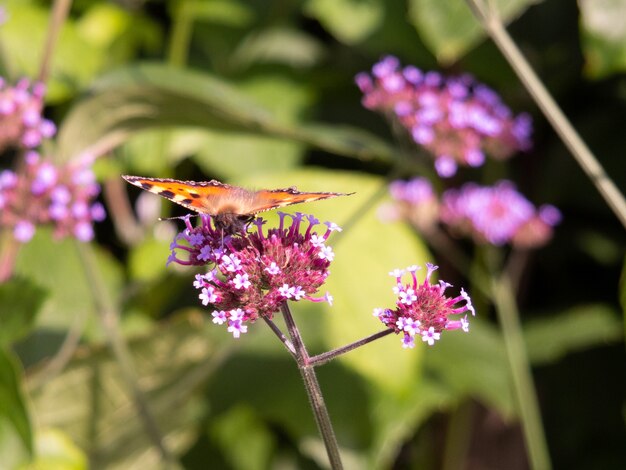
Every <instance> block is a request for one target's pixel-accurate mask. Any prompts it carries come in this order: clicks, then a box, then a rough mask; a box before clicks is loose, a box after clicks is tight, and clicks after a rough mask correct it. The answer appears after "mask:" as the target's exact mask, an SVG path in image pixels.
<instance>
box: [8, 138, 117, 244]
mask: <svg viewBox="0 0 626 470" xmlns="http://www.w3.org/2000/svg"><path fill="white" fill-rule="evenodd" d="M99 193H100V187H99V185H98V184H97V183H96V181H95V176H94V174H93V172H92V170H91V168H90V167H88V166H85V165H79V166H71V165H67V166H65V167H61V168H59V167H56V166H55V165H53V164H52V163H51V162H50V161H47V160H43V159H41V158H40V156H39V154H38V153H37V152H35V151H33V150H30V151H27V152H26V155H25V161H24V167H23V171H21V172H20V173H16V172H14V171H12V170H4V171H2V172H0V227H10V228H12V229H13V234H14V237H15V239H16V240H18V241H19V242H22V243H26V242H28V241H29V240H30V239H31V238H32V237H33V235H34V233H35V227H36V225H39V224H52V225H53V227H54V234H55V236H56V237H65V236H73V237H75V238H77V239H78V240H80V241H89V240H91V239H92V238H93V237H94V231H93V222H94V221H96V222H99V221H101V220H104V218H105V217H106V213H105V210H104V207H103V206H102V204H100V203H99V202H93V200H94V198H95V197H96V196H98V194H99Z"/></svg>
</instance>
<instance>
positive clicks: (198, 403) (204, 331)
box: [31, 317, 232, 469]
mask: <svg viewBox="0 0 626 470" xmlns="http://www.w3.org/2000/svg"><path fill="white" fill-rule="evenodd" d="M190 320H191V317H177V318H175V319H174V320H172V321H170V322H168V323H166V324H163V325H161V326H160V328H157V329H154V330H153V331H151V332H150V333H149V334H146V335H144V336H140V337H137V338H135V339H133V340H130V341H129V347H130V352H131V356H132V358H133V362H134V365H135V372H136V376H135V380H136V383H137V384H139V386H140V387H141V388H142V391H143V395H144V398H145V400H146V403H145V405H146V406H147V408H148V409H149V410H150V412H151V413H152V415H153V416H154V417H155V420H156V423H157V427H158V428H159V431H160V432H161V433H162V435H163V436H164V438H165V439H164V440H165V442H166V443H167V445H168V446H169V447H170V449H172V451H173V452H174V453H178V452H180V451H182V450H183V449H185V448H187V447H188V446H189V444H190V443H191V442H193V440H194V439H195V438H196V437H197V432H198V431H197V426H195V425H196V424H198V421H199V420H200V418H201V416H202V414H203V413H204V404H203V400H202V399H201V397H200V396H199V395H198V393H197V392H198V390H199V387H200V385H202V384H203V383H204V382H205V381H206V380H207V379H208V378H209V377H210V376H211V375H212V373H213V372H214V370H215V368H216V367H218V366H219V364H220V363H221V361H222V360H223V359H224V358H225V357H226V355H227V354H228V347H227V346H226V345H225V344H221V343H222V339H223V340H224V341H223V343H225V342H226V341H227V340H231V339H232V338H229V337H228V335H225V334H223V333H224V332H223V331H219V333H220V334H215V335H213V334H214V333H218V331H217V330H216V328H215V325H213V324H212V323H208V324H205V325H206V326H205V327H200V326H198V322H197V321H195V322H192V321H190ZM131 396H132V394H131V393H130V391H129V389H128V386H127V385H126V382H125V381H124V380H123V377H122V375H121V373H120V368H119V366H118V365H117V363H116V362H115V360H114V359H113V357H112V356H111V353H110V351H109V349H108V348H107V349H104V348H102V347H92V348H84V349H83V350H81V354H80V355H77V356H76V357H74V358H73V359H72V361H71V362H70V363H69V364H68V366H67V367H66V368H65V369H64V371H63V372H62V373H61V374H60V375H58V376H56V377H55V378H53V379H52V380H51V381H49V382H47V383H46V384H45V385H44V386H43V387H42V388H40V389H37V390H35V391H33V392H32V393H31V398H32V401H33V406H34V410H35V413H36V415H37V418H38V423H39V424H40V426H42V427H44V428H48V427H52V428H58V429H60V430H62V431H63V432H64V433H66V434H67V435H68V436H70V438H71V439H72V440H73V441H74V442H75V443H76V444H78V445H79V446H80V447H81V448H82V449H83V450H84V451H85V452H86V453H87V454H89V455H90V458H91V462H90V467H92V468H111V469H125V468H133V467H134V468H159V462H160V455H159V452H158V451H157V450H156V449H155V448H154V446H153V445H152V443H151V441H150V439H149V438H148V435H147V433H146V431H145V429H144V427H143V424H142V420H141V419H140V418H139V417H138V415H137V409H136V407H135V405H134V404H133V401H132V399H131Z"/></svg>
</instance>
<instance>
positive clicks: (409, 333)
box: [374, 263, 475, 348]
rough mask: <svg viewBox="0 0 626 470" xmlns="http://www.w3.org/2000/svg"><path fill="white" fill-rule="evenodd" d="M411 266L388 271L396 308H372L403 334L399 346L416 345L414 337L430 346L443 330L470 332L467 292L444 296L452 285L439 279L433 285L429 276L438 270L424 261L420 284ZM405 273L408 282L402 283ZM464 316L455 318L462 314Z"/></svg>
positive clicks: (378, 315) (398, 332)
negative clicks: (423, 273)
mask: <svg viewBox="0 0 626 470" xmlns="http://www.w3.org/2000/svg"><path fill="white" fill-rule="evenodd" d="M415 268H416V267H415V266H411V267H410V268H408V269H407V270H399V269H396V270H394V271H392V272H391V273H390V274H392V275H393V277H395V278H396V285H395V286H394V289H393V290H394V293H395V294H396V295H397V296H398V300H397V301H396V308H395V309H393V310H392V309H382V308H376V309H374V316H375V317H377V318H378V319H379V320H380V321H381V322H382V323H383V324H384V325H385V326H387V328H390V329H392V330H394V331H395V332H396V334H402V347H404V348H413V347H415V338H421V339H422V341H423V342H425V343H428V345H429V346H432V345H433V344H435V341H438V340H439V339H440V338H441V332H442V331H444V330H457V329H462V330H463V331H465V332H467V331H469V322H468V321H467V313H466V312H470V313H471V314H472V315H475V311H474V307H473V306H472V303H471V300H470V298H469V296H468V295H467V293H466V292H465V291H464V290H463V289H461V294H460V295H458V296H456V297H447V296H446V295H445V291H446V289H447V288H449V287H452V286H451V285H450V284H448V283H446V282H444V281H439V282H438V283H436V284H432V283H431V281H430V278H431V276H432V274H433V272H434V271H435V270H436V269H437V266H434V265H432V264H430V263H426V268H427V270H426V277H425V279H424V281H423V282H422V283H419V282H418V281H417V275H416V272H417V269H415ZM406 273H408V274H409V275H410V279H409V282H408V283H405V284H403V283H402V277H403V276H404V275H406ZM464 313H465V315H464V317H462V318H457V316H458V315H462V314H464Z"/></svg>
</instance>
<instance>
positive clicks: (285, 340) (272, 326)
mask: <svg viewBox="0 0 626 470" xmlns="http://www.w3.org/2000/svg"><path fill="white" fill-rule="evenodd" d="M261 318H263V320H265V323H267V326H269V327H270V329H271V330H272V332H273V333H274V334H275V335H276V336H277V337H278V339H279V340H280V342H281V343H283V344H284V345H285V348H287V351H289V354H291V355H292V356H293V357H294V359H295V358H296V357H297V354H296V348H294V347H293V344H291V341H289V339H288V338H287V337H286V336H285V335H284V334H283V332H282V331H280V328H278V326H276V323H274V322H273V321H272V320H270V319H269V318H267V317H265V316H263V315H262V316H261Z"/></svg>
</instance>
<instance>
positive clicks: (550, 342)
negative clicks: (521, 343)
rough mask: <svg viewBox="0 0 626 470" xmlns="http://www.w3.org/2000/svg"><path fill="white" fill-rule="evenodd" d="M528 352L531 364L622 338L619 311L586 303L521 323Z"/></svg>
mask: <svg viewBox="0 0 626 470" xmlns="http://www.w3.org/2000/svg"><path fill="white" fill-rule="evenodd" d="M524 337H525V339H526V345H527V348H528V355H529V357H530V360H531V361H532V362H533V363H534V364H546V363H551V362H556V361H558V360H559V359H561V358H563V357H564V356H566V355H567V354H569V353H571V352H575V351H580V350H584V349H588V348H591V347H593V346H596V345H600V344H606V343H613V342H618V341H620V340H621V339H622V338H623V331H622V328H621V323H620V321H619V314H618V313H617V312H616V311H615V310H614V309H613V308H611V307H609V306H607V305H602V304H596V305H585V306H578V307H575V308H572V309H570V310H568V311H566V312H563V313H559V314H556V315H551V316H550V317H547V318H543V319H540V320H533V321H529V322H528V323H527V324H526V325H525V326H524Z"/></svg>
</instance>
